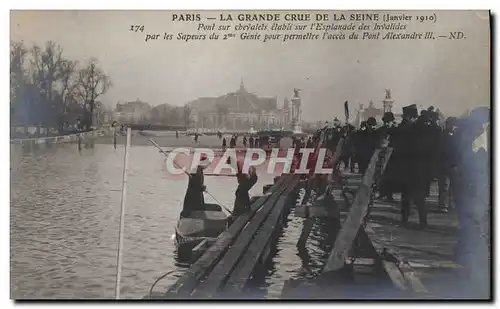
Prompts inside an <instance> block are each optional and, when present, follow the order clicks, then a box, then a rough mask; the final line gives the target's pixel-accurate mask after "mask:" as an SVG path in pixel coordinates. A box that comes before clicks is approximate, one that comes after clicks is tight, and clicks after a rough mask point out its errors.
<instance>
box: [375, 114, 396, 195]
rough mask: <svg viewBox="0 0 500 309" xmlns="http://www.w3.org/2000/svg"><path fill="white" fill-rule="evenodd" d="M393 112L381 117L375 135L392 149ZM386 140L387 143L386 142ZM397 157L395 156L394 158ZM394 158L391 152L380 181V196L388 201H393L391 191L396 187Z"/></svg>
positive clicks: (394, 127)
mask: <svg viewBox="0 0 500 309" xmlns="http://www.w3.org/2000/svg"><path fill="white" fill-rule="evenodd" d="M394 120H395V119H394V114H393V113H391V112H386V113H385V114H384V116H383V117H382V121H383V122H384V124H383V126H382V127H380V128H378V129H377V135H378V137H379V138H380V139H381V143H384V144H387V146H388V147H392V148H393V151H394V136H393V135H394V133H395V130H396V128H397V127H396V124H395V122H394ZM387 142H388V143H387ZM396 159H397V158H396ZM395 162H396V160H395V159H394V152H393V154H391V158H390V159H389V162H388V163H387V166H386V169H385V171H384V176H383V177H384V178H383V179H382V182H381V183H380V198H385V199H387V200H388V201H391V202H392V201H394V198H393V192H394V191H395V188H396V186H397V185H396V182H397V174H398V170H397V168H398V167H397V163H395Z"/></svg>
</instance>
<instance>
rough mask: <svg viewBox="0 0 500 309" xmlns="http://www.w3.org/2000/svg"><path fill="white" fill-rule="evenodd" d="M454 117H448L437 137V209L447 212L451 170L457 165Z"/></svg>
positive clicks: (449, 200)
mask: <svg viewBox="0 0 500 309" xmlns="http://www.w3.org/2000/svg"><path fill="white" fill-rule="evenodd" d="M455 130H456V118H455V117H448V118H447V119H446V122H445V127H444V130H443V131H442V132H441V134H440V138H439V150H438V152H439V154H438V167H437V168H438V187H439V209H440V210H441V211H442V212H448V208H449V206H450V203H451V200H452V199H451V196H452V194H451V190H452V186H453V184H452V182H451V180H452V172H453V167H454V166H456V165H457V162H456V161H457V160H456V158H457V152H458V139H457V135H456V134H455V133H456V132H455Z"/></svg>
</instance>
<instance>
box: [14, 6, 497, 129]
mask: <svg viewBox="0 0 500 309" xmlns="http://www.w3.org/2000/svg"><path fill="white" fill-rule="evenodd" d="M173 13H179V12H172V11H15V12H11V39H12V40H23V41H25V43H26V44H28V45H31V44H33V43H38V44H43V43H44V42H45V41H47V40H53V41H55V42H56V43H58V44H59V45H61V47H62V48H63V50H64V54H65V56H66V57H68V58H70V59H73V60H78V61H82V62H84V61H85V60H86V59H87V58H88V57H91V56H94V57H97V58H98V59H99V61H100V62H101V64H102V67H103V69H104V70H105V71H106V72H107V74H108V75H109V76H111V78H112V80H113V88H112V89H110V90H109V92H108V93H107V94H106V95H105V96H104V97H102V98H101V100H102V101H103V102H105V103H106V104H107V105H108V106H114V105H115V104H116V102H117V101H126V100H135V99H136V98H140V99H141V100H143V101H147V102H149V103H150V104H152V105H157V104H161V103H169V104H173V105H182V104H185V103H187V102H188V101H190V100H194V99H196V98H198V97H201V96H219V95H222V94H224V93H227V92H231V91H234V90H236V89H237V88H238V87H239V84H240V79H241V78H243V79H244V82H245V86H246V88H247V90H248V91H250V92H253V93H255V94H257V95H260V96H278V105H279V106H280V105H281V104H282V102H283V98H284V97H285V96H288V97H289V98H290V97H291V96H292V95H293V88H294V87H297V88H300V89H302V92H301V97H302V106H303V116H304V119H305V120H323V119H331V118H333V117H334V116H340V117H343V102H344V101H345V100H349V102H350V106H351V109H352V110H354V109H355V105H357V104H356V102H357V101H359V102H361V103H363V104H365V105H366V104H367V103H368V101H369V100H373V101H374V103H375V105H381V103H379V102H380V101H381V100H382V99H383V98H384V96H385V92H384V89H385V88H390V89H391V90H392V97H393V99H394V100H395V108H394V109H393V111H395V112H400V111H401V107H402V106H404V105H407V104H412V103H416V104H418V105H420V104H422V105H424V106H425V107H427V106H429V105H434V106H436V107H439V108H441V110H442V111H443V112H444V113H445V114H447V115H459V114H461V113H463V111H464V110H466V109H469V108H473V107H475V106H485V105H486V106H489V105H490V103H489V101H490V95H489V93H490V86H489V85H490V59H489V58H490V40H489V37H490V33H489V20H488V13H487V12H480V13H477V12H474V11H437V12H436V14H437V22H436V23H435V24H425V23H422V24H418V23H416V22H413V23H412V24H410V26H409V27H408V29H409V31H408V32H411V31H417V32H418V31H422V32H423V31H434V32H435V35H436V36H437V35H447V34H448V32H449V31H463V32H464V33H465V35H466V39H465V40H461V41H456V40H455V41H453V40H448V39H436V40H426V41H423V40H421V41H405V40H402V41H382V40H378V41H375V40H374V41H367V40H365V41H361V40H358V41H348V40H345V41H338V40H337V41H333V40H332V41H328V40H325V41H292V42H285V43H282V42H279V41H277V42H269V43H262V42H259V41H241V40H239V39H230V40H226V41H222V40H219V41H201V42H190V43H184V42H181V41H176V40H172V41H163V40H159V41H151V42H144V36H143V35H140V34H137V33H133V32H130V31H129V28H130V25H131V24H143V25H144V26H145V32H148V33H160V34H162V35H163V33H164V32H169V33H173V34H175V33H177V32H183V33H195V32H196V31H195V30H196V28H197V26H198V23H199V22H192V23H187V22H186V23H182V22H178V23H175V22H172V18H171V16H172V14H173ZM201 13H202V16H214V17H215V16H218V15H219V12H209V13H207V12H204V13H203V12H201ZM226 13H228V12H226ZM236 13H237V12H233V14H234V15H236ZM331 13H333V12H331ZM336 13H337V14H339V13H341V12H336ZM344 13H345V14H348V13H349V12H346V11H344ZM204 23H205V24H210V23H211V22H208V21H207V22H204ZM238 23H240V22H238V21H233V22H232V24H233V25H236V24H238ZM243 24H248V23H245V22H243ZM237 33H239V32H237Z"/></svg>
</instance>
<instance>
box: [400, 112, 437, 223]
mask: <svg viewBox="0 0 500 309" xmlns="http://www.w3.org/2000/svg"><path fill="white" fill-rule="evenodd" d="M424 115H425V113H424ZM422 117H425V116H422ZM417 118H419V117H418V110H417V106H416V105H415V104H412V105H409V106H405V107H403V120H402V121H401V124H400V125H399V126H398V130H397V138H396V140H395V147H394V154H393V155H394V156H395V159H396V160H397V165H398V171H399V173H398V177H397V178H398V182H397V183H398V184H399V188H398V191H400V192H401V223H402V224H403V225H406V224H407V223H408V219H409V216H410V208H411V204H412V203H415V204H416V206H417V208H418V215H419V223H420V227H421V228H424V227H426V226H427V208H426V205H425V197H426V196H427V194H428V191H429V188H428V186H429V183H428V177H427V176H428V174H427V169H426V164H427V155H426V153H427V150H426V145H425V135H424V134H422V126H423V122H421V121H420V122H417ZM423 119H424V118H420V120H423Z"/></svg>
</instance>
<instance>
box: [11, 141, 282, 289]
mask: <svg viewBox="0 0 500 309" xmlns="http://www.w3.org/2000/svg"><path fill="white" fill-rule="evenodd" d="M123 154H124V147H123V146H122V145H118V146H117V149H114V148H113V146H112V145H95V146H94V147H92V146H90V144H89V147H88V148H85V147H82V150H81V151H78V147H77V145H75V144H65V145H57V146H54V147H52V148H47V147H37V146H36V145H32V146H26V147H23V146H22V145H11V171H10V177H11V187H10V195H11V205H10V231H11V250H10V261H11V262H10V270H11V297H12V298H24V299H26V298H70V299H71V298H111V297H113V296H114V289H115V279H116V252H117V239H118V221H119V215H120V213H119V212H120V200H121V177H122V168H123ZM163 161H164V159H163V157H162V156H160V155H159V154H158V152H157V151H156V150H155V149H154V148H153V147H147V146H134V147H131V148H130V161H129V168H130V170H129V174H128V180H129V183H128V189H127V193H128V194H127V205H126V217H125V239H124V251H123V269H122V284H121V295H122V297H125V298H142V297H143V296H145V295H146V294H147V293H148V291H149V288H150V286H151V284H152V283H153V282H154V281H155V280H156V279H157V278H158V277H159V276H161V275H162V274H164V273H166V272H168V271H170V270H174V269H176V270H179V271H177V272H175V273H173V274H172V275H171V276H167V277H166V278H165V279H164V280H162V281H160V282H159V283H158V284H157V285H156V287H155V291H162V290H164V289H165V288H167V287H168V286H169V285H171V284H172V283H174V282H175V280H176V278H178V277H179V276H181V275H182V272H183V271H185V269H186V268H187V267H188V266H189V264H190V263H192V261H179V260H177V255H176V253H175V246H174V241H173V240H171V235H172V233H173V232H174V228H175V224H176V222H177V218H178V216H179V213H180V211H181V208H182V207H181V202H182V200H183V198H184V193H185V190H186V186H187V179H185V178H182V179H176V180H175V181H173V180H171V179H169V178H168V177H167V176H166V175H165V172H164V164H163ZM259 176H260V177H259V182H258V183H257V184H256V185H255V186H254V188H252V190H251V194H253V195H255V194H260V193H261V190H262V186H263V185H264V184H268V183H272V176H270V177H267V178H266V175H265V174H263V173H261V175H259ZM205 182H206V185H207V188H208V190H209V191H210V192H211V193H212V194H213V195H214V196H215V197H216V198H217V200H219V201H220V202H221V203H223V204H224V205H225V206H227V207H229V209H232V204H233V201H234V191H235V190H236V186H237V184H236V180H235V178H234V177H232V178H229V177H227V178H226V177H206V179H205ZM206 201H207V203H210V202H213V200H212V198H211V197H210V196H208V195H207V196H206Z"/></svg>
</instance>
